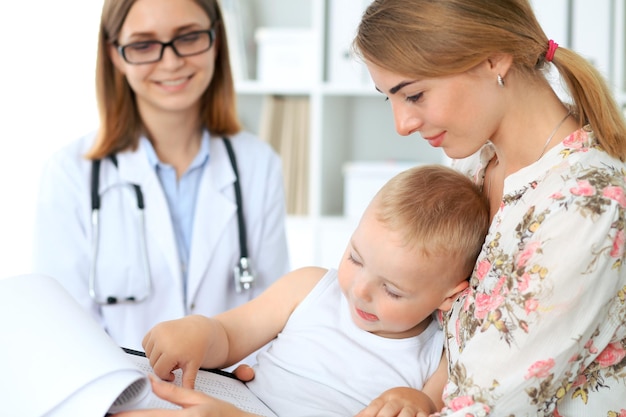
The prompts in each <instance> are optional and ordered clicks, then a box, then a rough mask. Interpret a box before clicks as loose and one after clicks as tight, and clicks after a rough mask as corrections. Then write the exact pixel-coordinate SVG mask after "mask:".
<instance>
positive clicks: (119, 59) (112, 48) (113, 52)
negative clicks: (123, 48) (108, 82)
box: [107, 45, 126, 74]
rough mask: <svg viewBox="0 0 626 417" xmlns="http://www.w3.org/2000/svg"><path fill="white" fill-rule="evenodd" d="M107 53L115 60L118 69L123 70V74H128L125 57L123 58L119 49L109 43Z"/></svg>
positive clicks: (112, 60)
mask: <svg viewBox="0 0 626 417" xmlns="http://www.w3.org/2000/svg"><path fill="white" fill-rule="evenodd" d="M107 53H108V54H109V58H111V62H113V65H114V66H115V68H117V70H118V71H119V72H121V73H122V74H126V73H125V71H124V68H125V65H124V64H125V63H124V59H123V58H122V55H120V53H119V51H118V50H117V47H116V46H115V45H109V46H108V47H107Z"/></svg>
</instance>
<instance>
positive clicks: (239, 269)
mask: <svg viewBox="0 0 626 417" xmlns="http://www.w3.org/2000/svg"><path fill="white" fill-rule="evenodd" d="M223 140H224V145H225V146H226V151H227V153H228V159H230V164H231V166H232V168H233V171H234V172H235V184H234V186H235V201H236V203H237V225H238V229H239V251H240V256H239V261H238V262H237V264H236V265H235V267H234V268H233V275H234V280H235V289H236V291H237V292H238V293H241V292H242V291H244V290H245V291H249V290H250V289H251V288H252V286H253V284H254V274H253V271H252V266H251V263H250V258H249V257H248V245H247V239H246V224H245V220H244V217H243V203H242V195H241V185H240V183H239V170H238V169H237V160H236V158H235V151H234V150H233V147H232V144H231V143H230V140H229V139H228V138H223ZM107 158H108V159H109V160H111V162H112V163H113V165H115V167H117V157H116V156H115V154H112V155H109V156H108V157H107ZM101 163H102V159H95V160H93V161H92V168H91V231H92V239H91V268H90V270H89V296H90V297H91V299H92V300H93V301H94V302H96V303H97V304H100V305H112V304H120V303H140V302H142V301H144V300H146V299H147V298H148V297H149V296H150V295H152V280H151V278H150V269H149V262H148V248H147V245H146V233H145V232H146V227H145V215H144V210H145V205H144V198H143V192H142V191H141V187H140V186H139V185H138V184H132V183H127V184H122V185H123V186H128V187H130V188H131V189H132V191H133V192H134V194H135V198H136V202H137V214H138V219H139V220H138V223H139V229H138V230H139V234H140V237H139V242H140V243H139V244H140V251H141V256H140V258H141V259H140V262H141V263H142V266H143V270H144V274H143V287H144V290H143V291H142V292H141V295H126V296H120V295H108V296H106V297H104V296H102V294H98V291H97V290H96V287H97V285H96V283H97V279H98V275H97V273H96V269H97V268H96V266H97V260H98V244H99V241H100V239H99V238H100V236H99V232H100V207H101V203H102V198H101V197H102V196H101V195H100V193H99V186H100V165H101Z"/></svg>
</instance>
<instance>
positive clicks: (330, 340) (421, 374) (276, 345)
mask: <svg viewBox="0 0 626 417" xmlns="http://www.w3.org/2000/svg"><path fill="white" fill-rule="evenodd" d="M442 352H443V332H442V331H441V330H440V329H439V325H438V324H437V322H436V320H433V321H432V323H431V324H430V326H428V328H427V329H426V330H424V331H423V332H422V333H421V334H420V335H418V336H415V337H411V338H407V339H388V338H384V337H380V336H376V335H374V334H372V333H369V332H366V331H364V330H361V329H359V328H358V327H357V326H356V325H355V324H354V322H353V321H352V319H351V317H350V312H349V311H348V304H347V302H346V299H345V297H344V296H343V294H342V292H341V290H340V288H339V283H338V281H337V271H336V270H330V271H328V272H327V273H326V275H325V276H324V277H323V278H322V279H321V280H320V282H319V283H318V284H317V285H316V286H315V287H314V288H313V290H312V291H311V292H310V293H309V294H308V295H307V297H306V298H305V299H304V300H303V301H302V302H301V303H300V305H299V306H298V307H297V308H296V309H295V311H294V312H293V314H292V315H291V317H290V318H289V320H288V321H287V324H286V325H285V328H284V329H283V331H282V332H281V333H280V334H279V335H278V336H277V338H276V339H274V341H273V342H272V343H271V346H270V347H269V349H267V350H266V351H263V352H261V353H259V355H258V357H257V360H258V363H257V365H256V366H255V371H256V376H255V378H254V380H252V381H251V382H249V383H248V386H249V387H250V389H251V390H252V391H253V392H254V393H255V394H256V395H257V397H259V398H260V399H261V400H262V401H263V402H265V403H266V404H267V405H268V406H269V407H270V408H271V409H272V410H273V411H274V412H275V413H276V414H277V415H278V416H280V417H300V416H323V417H331V416H342V417H346V416H353V415H355V414H356V413H357V412H359V411H360V410H362V409H363V408H365V406H367V405H368V404H369V403H370V401H372V400H373V399H374V398H376V397H378V396H379V395H380V394H382V393H383V391H385V390H387V389H389V388H393V387H399V386H405V387H412V388H416V389H422V387H423V385H424V382H425V381H426V380H427V379H428V378H429V377H430V376H431V375H432V374H433V372H434V371H435V370H436V369H437V366H438V365H439V362H440V360H441V355H442Z"/></svg>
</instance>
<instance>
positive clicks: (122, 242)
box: [33, 133, 289, 350]
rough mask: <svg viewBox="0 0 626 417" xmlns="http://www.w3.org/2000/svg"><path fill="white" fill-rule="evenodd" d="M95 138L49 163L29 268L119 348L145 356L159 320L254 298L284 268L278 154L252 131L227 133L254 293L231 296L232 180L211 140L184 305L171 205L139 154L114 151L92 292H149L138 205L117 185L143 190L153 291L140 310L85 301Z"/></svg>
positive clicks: (103, 178)
mask: <svg viewBox="0 0 626 417" xmlns="http://www.w3.org/2000/svg"><path fill="white" fill-rule="evenodd" d="M93 139H94V135H89V136H87V137H84V138H82V139H80V140H79V141H77V142H75V143H72V144H70V145H69V146H67V147H65V148H64V149H62V150H60V151H59V152H58V153H56V154H55V155H54V156H53V157H52V158H51V159H50V161H49V162H48V163H47V164H46V166H45V168H44V171H43V176H42V184H41V188H40V195H39V199H38V205H37V214H36V224H35V237H34V267H33V268H34V271H35V272H38V273H43V274H47V275H50V276H52V277H54V278H56V279H57V280H59V281H60V282H61V283H62V284H63V286H64V287H65V288H66V289H67V290H68V291H69V292H70V293H71V294H72V295H73V296H74V297H75V298H76V299H77V300H78V301H79V302H80V304H81V305H82V306H83V307H84V308H85V309H87V310H89V311H90V312H91V313H92V314H93V315H94V316H95V317H96V319H97V320H98V321H100V322H101V323H102V324H103V326H104V327H105V328H106V330H107V331H108V333H109V334H110V335H111V336H112V337H113V339H114V340H115V341H116V342H117V343H118V344H119V345H120V346H123V347H128V348H132V349H139V350H141V349H142V347H141V340H142V338H143V337H144V335H145V334H146V332H147V331H148V330H149V329H150V328H151V327H152V326H154V325H155V324H156V323H158V322H161V321H164V320H171V319H176V318H180V317H183V316H184V315H186V314H203V315H207V316H211V315H215V314H217V313H220V312H222V311H224V310H226V309H229V308H232V307H234V306H236V305H239V304H241V303H243V302H245V301H247V300H248V299H249V298H251V296H253V295H257V294H259V292H260V291H262V290H263V289H265V288H266V287H267V286H268V285H269V284H270V283H271V282H272V281H274V280H275V279H276V278H278V277H279V276H281V275H283V274H284V273H286V272H287V271H288V269H289V259H288V252H287V239H286V232H285V198H284V189H283V177H282V168H281V162H280V159H279V157H278V156H277V155H276V153H275V152H273V150H272V149H271V147H270V146H269V145H268V144H267V143H265V142H262V141H260V140H258V139H257V138H255V137H254V136H253V135H251V134H249V133H240V134H237V135H235V136H233V137H231V142H232V144H233V148H234V151H235V155H236V158H237V166H238V170H239V175H240V183H241V190H242V199H243V209H244V216H245V221H246V228H247V237H248V253H249V257H250V259H251V261H252V263H253V267H254V270H255V272H256V283H255V287H254V290H253V291H252V292H248V293H246V292H244V293H242V294H237V293H236V291H235V285H234V278H233V267H234V266H235V264H236V263H237V261H238V259H239V253H240V250H239V239H238V226H237V213H236V203H235V194H234V186H233V184H234V180H235V174H234V171H233V169H232V167H231V164H230V161H229V159H228V154H227V152H226V148H225V146H224V144H223V141H222V140H221V138H218V137H211V140H210V157H209V162H208V165H207V166H206V169H205V170H204V173H203V177H202V179H201V183H200V186H199V189H198V199H197V206H196V209H195V219H194V226H193V233H192V241H191V250H190V259H189V266H188V287H187V302H186V305H185V303H184V301H183V299H184V297H183V277H182V272H181V263H180V260H179V256H178V250H177V246H176V240H175V236H174V231H173V226H172V222H171V220H170V213H169V209H168V205H167V201H166V198H165V195H164V193H163V190H162V188H161V184H160V182H159V179H158V177H157V175H156V173H155V170H154V169H153V167H151V166H150V165H149V163H148V158H147V155H146V151H145V149H143V148H142V147H141V146H140V147H139V148H138V150H137V151H135V152H130V151H126V152H122V153H119V154H117V160H118V167H117V168H116V167H115V166H114V165H113V163H112V162H111V161H110V160H104V161H103V162H102V166H101V170H100V186H99V189H100V193H103V192H104V194H103V197H102V207H101V210H100V239H99V252H98V264H97V265H98V268H97V289H98V293H99V294H100V295H101V296H103V297H105V298H106V296H107V295H109V294H118V295H121V296H123V297H125V296H128V295H138V294H141V293H142V292H145V286H144V284H143V283H144V275H143V274H144V272H143V269H142V267H141V262H140V251H139V249H138V248H139V246H138V245H139V240H138V239H139V234H138V230H137V225H138V224H139V223H138V217H137V209H136V199H135V197H134V194H131V193H129V192H127V191H129V190H130V189H129V188H124V187H122V188H120V187H117V189H114V190H110V191H106V190H107V189H108V188H110V187H111V186H114V185H115V184H120V183H128V182H130V183H135V184H139V185H140V186H141V189H142V191H143V194H144V200H145V228H146V244H147V251H148V259H149V268H150V276H151V281H152V292H151V295H150V297H149V298H148V299H147V300H146V301H144V302H142V303H138V304H116V305H107V306H100V305H98V304H96V303H94V302H93V300H92V299H91V298H90V296H89V293H88V292H89V286H88V277H89V269H90V267H91V263H92V253H91V248H92V242H91V240H92V229H91V199H90V177H91V161H88V160H86V159H84V158H83V157H82V155H84V154H85V152H86V151H87V150H88V149H89V148H90V147H91V144H92V142H93Z"/></svg>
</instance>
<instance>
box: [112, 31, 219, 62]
mask: <svg viewBox="0 0 626 417" xmlns="http://www.w3.org/2000/svg"><path fill="white" fill-rule="evenodd" d="M214 41H215V30H213V29H208V30H198V31H195V32H189V33H185V34H184V35H180V36H177V37H175V38H173V39H171V40H170V41H169V42H161V41H141V42H133V43H129V44H126V45H118V47H117V50H118V52H119V54H120V55H121V56H122V58H124V61H126V62H128V63H129V64H151V63H153V62H158V61H160V60H161V58H163V51H165V48H167V47H168V46H170V47H172V50H173V51H174V53H175V54H176V55H177V56H179V57H184V56H192V55H198V54H201V53H202V52H206V51H208V50H209V49H211V46H213V42H214Z"/></svg>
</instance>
